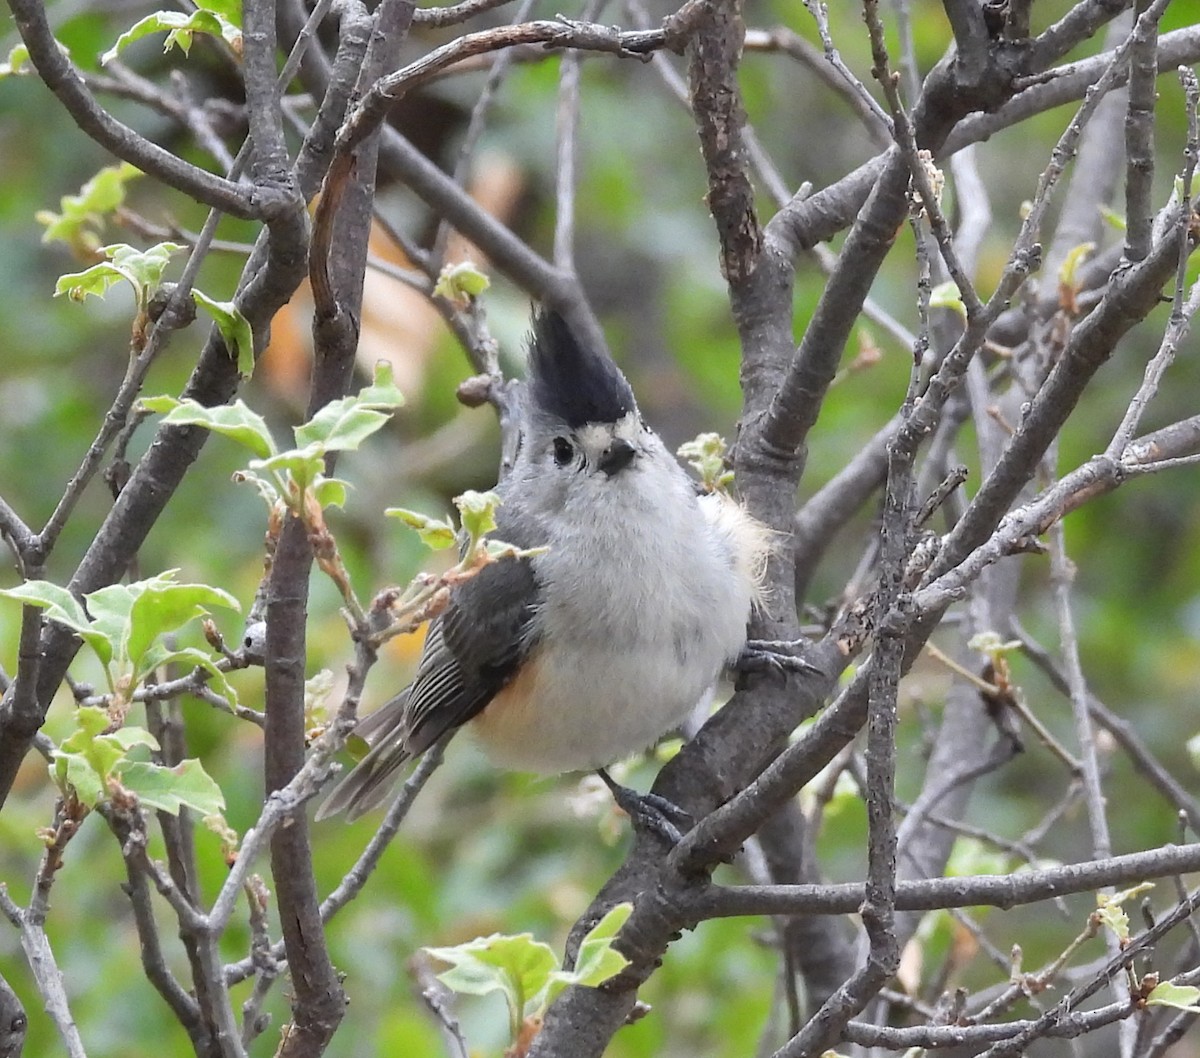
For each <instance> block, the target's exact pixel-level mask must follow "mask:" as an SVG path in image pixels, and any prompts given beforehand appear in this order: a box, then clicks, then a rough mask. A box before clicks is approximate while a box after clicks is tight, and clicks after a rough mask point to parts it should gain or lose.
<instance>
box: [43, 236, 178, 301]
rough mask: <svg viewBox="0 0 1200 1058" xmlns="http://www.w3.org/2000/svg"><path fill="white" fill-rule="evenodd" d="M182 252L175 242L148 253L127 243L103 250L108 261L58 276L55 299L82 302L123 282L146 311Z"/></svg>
mask: <svg viewBox="0 0 1200 1058" xmlns="http://www.w3.org/2000/svg"><path fill="white" fill-rule="evenodd" d="M182 249H183V247H182V246H180V245H178V244H176V243H173V242H162V243H158V244H157V245H155V246H151V247H148V248H147V249H145V250H139V249H137V248H136V247H133V246H129V245H128V244H126V243H114V244H113V245H111V246H102V247H100V251H99V252H100V253H102V254H104V255H105V256H106V257H107V258H108V260H107V261H101V262H100V263H99V264H95V265H92V267H91V268H85V269H84V270H83V271H82V272H70V273H68V274H66V275H63V276H59V279H58V282H57V283H56V284H55V285H54V296H55V297H58V296H59V295H61V294H66V295H67V296H68V297H70V298H71V300H72V301H83V300H84V299H85V298H87V296H88V295H89V294H94V295H96V296H97V297H103V296H104V294H105V293H106V292H107V291H108V288H109V287H111V286H112V285H113V284H114V283H117V282H120V280H122V279H124V280H125V281H126V282H128V283H129V285H130V286H132V287H133V291H134V296H135V297H136V299H137V303H138V306H139V307H140V308H143V309H144V308H145V307H146V305H147V304H148V302H149V300H150V297H151V296H152V295H153V294H154V292H155V291H156V290H157V289H158V287H159V285H160V284H161V283H162V274H163V272H164V271H165V269H166V267H167V264H168V263H169V262H170V258H171V255H172V254H174V253H177V252H178V251H180V250H182Z"/></svg>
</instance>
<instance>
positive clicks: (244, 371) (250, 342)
mask: <svg viewBox="0 0 1200 1058" xmlns="http://www.w3.org/2000/svg"><path fill="white" fill-rule="evenodd" d="M192 297H193V298H195V300H196V304H197V305H199V306H200V307H201V308H202V309H206V310H207V311H208V313H209V315H210V316H212V318H213V320H214V321H215V323H216V325H217V330H218V331H220V332H221V337H222V338H223V339H225V348H226V349H228V350H229V355H230V357H232V358H233V359H234V360H235V361H236V362H237V368H238V374H239V375H241V376H242V378H249V377H250V376H251V374H253V373H254V332H253V331H252V330H251V328H250V321H249V320H248V319H246V317H245V316H243V315H242V310H241V309H239V308H238V307H237V304H236V303H235V302H232V301H215V300H214V299H213V298H210V297H209V296H208V295H207V294H205V293H204V291H202V290H193V291H192Z"/></svg>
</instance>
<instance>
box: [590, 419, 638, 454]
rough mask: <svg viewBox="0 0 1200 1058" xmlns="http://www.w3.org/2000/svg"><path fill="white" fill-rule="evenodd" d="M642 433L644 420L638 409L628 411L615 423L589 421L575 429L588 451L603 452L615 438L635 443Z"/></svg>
mask: <svg viewBox="0 0 1200 1058" xmlns="http://www.w3.org/2000/svg"><path fill="white" fill-rule="evenodd" d="M641 433H642V421H641V419H640V418H639V417H638V413H637V412H636V411H631V412H627V413H626V414H625V415H623V416H621V418H619V419H618V420H617V421H616V422H615V423H612V422H589V423H588V424H587V425H586V426H581V427H580V428H579V429H578V430H576V431H575V436H576V437H577V438H579V444H580V445H581V446H582V448H583V449H584V451H586V452H588V453H597V452H602V451H604V449H606V448H607V447H608V446H609V445H610V444H612V442H613V440H614V439H615V438H618V437H619V438H620V439H621V440H622V441H628V442H629V443H630V444H633V443H634V442H635V441H637V439H638V437H639V436H640V435H641Z"/></svg>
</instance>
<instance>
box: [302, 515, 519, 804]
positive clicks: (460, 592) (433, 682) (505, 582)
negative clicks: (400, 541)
mask: <svg viewBox="0 0 1200 1058" xmlns="http://www.w3.org/2000/svg"><path fill="white" fill-rule="evenodd" d="M503 514H504V508H503V507H501V508H500V510H499V511H498V513H497V519H496V520H497V523H498V524H497V529H496V535H497V537H498V538H500V539H502V540H506V541H508V542H509V543H512V544H516V545H518V546H520V547H530V546H533V545H532V544H529V543H527V542H524V541H523V540H522V539H521V537H525V536H527V534H524V533H521V532H520V531H519V530H514V528H513V526H512V525H511V516H510V518H504V517H502V515H503ZM506 523H510V524H506ZM537 601H538V584H537V579H536V577H535V576H534V572H533V567H532V565H531V564H530V562H529V560H528V559H504V560H502V561H500V562H497V563H495V564H494V565H490V566H487V567H485V568H484V569H483V570H482V571H481V572H480V573H479V574H478V575H476V576H474V577H472V578H471V579H470V580H468V581H466V582H465V583H463V584H460V585H458V586H457V587H455V588H454V589H453V591H452V592H451V593H450V603H449V605H448V606H447V608H446V609H445V611H444V612H443V613H442V614H441V616H440V617H438V618H437V619H436V620H434V621H433V622H432V623H431V624H430V626H429V632H428V634H427V635H426V637H425V647H424V649H423V650H422V652H421V660H420V662H419V663H418V665H417V674H416V676H415V677H414V678H413V682H412V683H411V684H410V685H409V686H408V687H407V688H405V689H404V690H403V691H401V692H400V693H399V694H398V695H396V697H394V698H393V699H391V701H389V702H387V703H386V704H385V705H383V706H382V707H380V708H379V709H378V710H376V711H375V712H374V713H372V714H371V715H370V716H367V717H364V718H363V720H362V721H360V722H359V725H358V727H357V728H356V729H355V734H356V735H358V736H359V737H360V738H362V739H364V740H365V741H366V742H368V743H369V744H370V746H371V750H370V752H369V753H368V754H367V755H366V756H365V757H363V759H362V760H361V761H359V763H358V764H357V765H356V766H355V767H354V769H353V770H352V771H351V772H350V773H349V774H348V775H347V776H346V777H345V778H344V779H343V780H342V781H341V782H340V783H339V784H338V785H337V786H336V787H335V788H334V790H333V792H332V793H331V794H330V795H329V798H328V799H327V800H326V801H325V803H324V804H322V805H321V808H320V810H319V811H318V812H317V818H318V819H324V818H325V817H327V816H330V815H334V814H336V813H338V812H341V811H343V810H344V811H345V812H346V814H347V817H348V818H350V819H355V818H357V817H358V816H360V815H362V813H363V812H367V811H369V810H370V809H372V808H374V807H375V806H376V805H378V804H380V803H381V802H382V801H383V800H384V799H385V798H386V797H387V795H388V791H389V790H390V788H391V783H392V779H393V777H394V776H395V774H396V772H397V771H398V770H399V769H400V768H401V767H402V766H403V765H404V763H405V762H406V761H407V760H408V759H409V758H410V757H416V756H419V755H420V754H421V753H423V752H424V751H425V750H427V749H428V748H429V747H430V746H432V745H433V744H434V743H435V742H436V741H437V740H438V739H440V738H441V737H442V736H443V735H444V734H445V733H446V732H447V731H450V730H451V729H453V728H456V727H461V726H462V725H463V724H465V723H466V722H467V721H468V720H470V719H471V718H472V717H474V716H477V715H478V714H479V713H480V712H482V711H483V709H484V707H485V706H486V705H487V704H488V702H490V701H491V700H492V698H493V697H494V696H495V694H496V693H497V692H498V691H500V690H501V689H502V688H503V687H504V686H505V685H506V684H507V683H508V682H509V681H510V680H511V679H512V678H513V677H514V676H515V675H516V673H517V670H518V669H519V668H520V665H521V661H522V659H523V658H524V657H525V656H526V654H527V653H528V652H529V650H530V649H531V648H532V647H533V645H534V635H533V628H532V621H533V615H534V611H535V609H536V606H537Z"/></svg>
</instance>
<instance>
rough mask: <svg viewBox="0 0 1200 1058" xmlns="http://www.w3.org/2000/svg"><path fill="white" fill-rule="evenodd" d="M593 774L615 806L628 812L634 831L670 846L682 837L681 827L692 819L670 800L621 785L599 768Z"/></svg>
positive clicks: (692, 820)
mask: <svg viewBox="0 0 1200 1058" xmlns="http://www.w3.org/2000/svg"><path fill="white" fill-rule="evenodd" d="M597 774H598V775H599V776H600V778H601V779H602V780H603V781H604V785H605V786H607V787H608V788H609V790H610V791H611V792H612V795H613V800H614V801H616V803H617V807H618V808H619V809H621V811H622V812H624V813H625V814H626V815H627V816H629V822H630V823H631V824H632V826H633V829H634V830H636V831H639V832H642V833H645V832H649V833H651V834H654V835H655V836H657V837H660V838H662V839H663V841H665V842H666V843H667V844H668V845H670V846H672V847H674V846H675V845H678V844H679V843H680V842H681V841H682V840H683V833H684V831H686V830H690V829H691V827H692V824H693V823H694V822H695V820H694V819H692V817H691V816H690V815H689V814H688V813H687V812H685V811H684V810H683V809H682V808H680V807H679V805H677V804H675V802H674V801H670V800H668V799H667V798H665V797H662V796H660V795H659V794H655V793H646V794H642V793H638V792H637V790H633V789H631V788H630V787H628V786H622V785H621V784H620V783H619V782H617V781H616V780H615V779H613V777H612V776H611V775H609V774H608V773H607V772H606V771H605V770H604V769H603V768H601V769H599V771H598V772H597ZM681 827H682V828H683V829H682V830H681V829H680V828H681Z"/></svg>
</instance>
